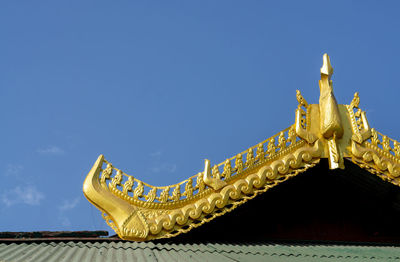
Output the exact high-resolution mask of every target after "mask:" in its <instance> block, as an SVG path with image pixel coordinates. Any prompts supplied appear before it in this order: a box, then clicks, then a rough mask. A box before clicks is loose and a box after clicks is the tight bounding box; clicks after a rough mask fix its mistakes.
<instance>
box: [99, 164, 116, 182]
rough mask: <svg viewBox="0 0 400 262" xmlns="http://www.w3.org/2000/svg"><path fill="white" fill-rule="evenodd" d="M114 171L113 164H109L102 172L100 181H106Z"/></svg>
mask: <svg viewBox="0 0 400 262" xmlns="http://www.w3.org/2000/svg"><path fill="white" fill-rule="evenodd" d="M112 171H113V166H112V165H111V164H107V167H106V169H104V170H103V172H102V173H101V178H100V181H101V182H102V183H106V180H109V179H110V176H111V174H112Z"/></svg>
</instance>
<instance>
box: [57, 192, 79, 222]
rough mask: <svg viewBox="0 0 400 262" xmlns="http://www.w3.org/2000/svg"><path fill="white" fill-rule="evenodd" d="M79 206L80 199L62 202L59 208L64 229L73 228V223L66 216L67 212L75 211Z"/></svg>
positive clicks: (59, 215) (59, 216) (59, 217)
mask: <svg viewBox="0 0 400 262" xmlns="http://www.w3.org/2000/svg"><path fill="white" fill-rule="evenodd" d="M78 204H79V197H76V198H74V199H66V200H64V201H63V202H62V205H61V206H59V207H58V219H59V220H60V222H61V225H62V226H64V227H69V226H71V221H70V219H69V218H68V216H67V215H66V214H65V213H67V211H69V210H72V209H74V208H75V207H76V206H77V205H78Z"/></svg>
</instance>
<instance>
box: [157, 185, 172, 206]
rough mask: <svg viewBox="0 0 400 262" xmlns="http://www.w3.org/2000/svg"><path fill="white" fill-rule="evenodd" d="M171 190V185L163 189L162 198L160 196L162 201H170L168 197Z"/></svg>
mask: <svg viewBox="0 0 400 262" xmlns="http://www.w3.org/2000/svg"><path fill="white" fill-rule="evenodd" d="M169 190H170V188H169V186H167V187H166V188H164V190H163V191H161V194H160V198H159V199H160V203H166V202H167V201H168V199H169V198H170V196H169Z"/></svg>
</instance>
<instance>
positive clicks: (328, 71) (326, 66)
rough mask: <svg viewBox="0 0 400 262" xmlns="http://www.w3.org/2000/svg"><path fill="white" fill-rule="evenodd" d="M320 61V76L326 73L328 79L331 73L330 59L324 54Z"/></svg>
mask: <svg viewBox="0 0 400 262" xmlns="http://www.w3.org/2000/svg"><path fill="white" fill-rule="evenodd" d="M322 61H323V63H322V67H321V76H322V75H326V76H328V78H329V79H330V78H331V76H332V74H333V67H332V66H331V60H330V59H329V56H328V54H326V53H325V54H324V56H323V58H322Z"/></svg>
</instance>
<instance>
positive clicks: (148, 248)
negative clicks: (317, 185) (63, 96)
mask: <svg viewBox="0 0 400 262" xmlns="http://www.w3.org/2000/svg"><path fill="white" fill-rule="evenodd" d="M0 261H1V262H11V261H12V262H22V261H23V262H31V261H32V262H33V261H35V262H40V261H61V262H64V261H65V262H66V261H68V262H72V261H113V262H117V261H121V262H122V261H123V262H126V261H191V262H195V261H289V262H290V261H311V262H312V261H353V262H355V261H400V248H398V247H388V246H344V245H343V246H340V245H278V244H252V245H250V244H217V243H204V244H160V243H157V244H154V243H151V242H146V243H137V242H94V243H90V242H86V243H84V242H72V241H71V242H57V243H56V242H49V243H44V242H42V243H0Z"/></svg>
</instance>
